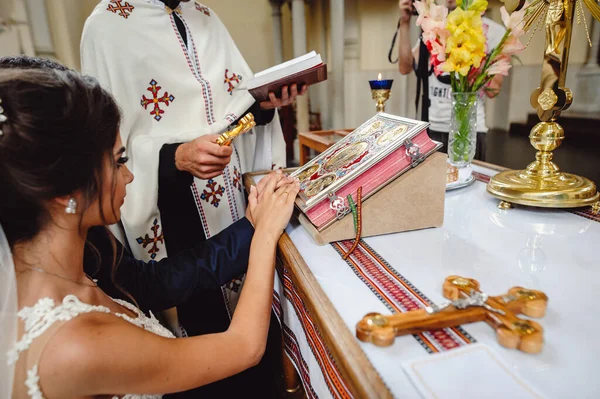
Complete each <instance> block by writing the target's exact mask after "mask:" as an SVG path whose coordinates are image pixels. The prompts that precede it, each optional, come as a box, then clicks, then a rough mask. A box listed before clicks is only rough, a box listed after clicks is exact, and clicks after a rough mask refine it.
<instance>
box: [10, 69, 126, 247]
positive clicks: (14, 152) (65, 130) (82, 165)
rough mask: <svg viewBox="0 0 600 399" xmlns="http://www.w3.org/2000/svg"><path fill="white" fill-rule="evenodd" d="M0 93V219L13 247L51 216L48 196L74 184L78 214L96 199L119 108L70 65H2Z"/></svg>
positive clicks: (99, 196) (66, 190) (69, 190)
mask: <svg viewBox="0 0 600 399" xmlns="http://www.w3.org/2000/svg"><path fill="white" fill-rule="evenodd" d="M0 100H1V101H2V103H1V104H0V107H2V108H1V109H0V114H1V115H0V131H2V134H0V224H1V225H2V228H3V229H4V231H5V233H6V236H7V238H8V241H9V244H10V245H11V247H13V246H14V245H15V243H18V242H19V241H22V240H29V239H31V238H33V237H34V236H35V235H36V234H38V233H39V232H40V230H42V229H43V228H44V226H45V225H46V224H47V223H50V222H51V220H50V219H51V218H50V213H49V210H48V202H49V201H50V200H52V199H54V198H57V197H63V196H68V195H70V194H72V193H73V192H75V191H77V190H80V191H81V192H82V193H83V198H84V201H83V203H79V204H78V207H77V213H78V214H79V215H82V214H83V212H85V210H87V209H88V208H89V207H90V204H91V203H93V202H94V201H95V200H96V199H99V200H100V203H102V190H101V188H102V187H103V168H104V165H105V160H106V156H107V155H109V157H108V159H110V160H111V162H114V156H113V155H112V153H113V146H114V144H115V142H116V139H117V134H118V131H119V122H120V116H121V115H120V111H119V108H118V107H117V105H116V103H115V101H114V100H113V98H112V97H111V95H110V94H108V93H107V92H106V91H105V90H103V89H102V88H101V87H100V85H99V84H98V82H97V81H96V80H95V79H93V78H90V77H83V76H81V75H79V74H78V73H76V72H72V71H57V70H51V69H5V70H0ZM2 115H3V116H4V117H5V118H4V117H2ZM115 171H116V168H115ZM115 173H116V172H115ZM113 190H114V187H113ZM80 202H81V201H80ZM100 214H101V216H102V218H103V220H104V219H105V215H104V214H103V213H102V207H100ZM80 217H81V216H80Z"/></svg>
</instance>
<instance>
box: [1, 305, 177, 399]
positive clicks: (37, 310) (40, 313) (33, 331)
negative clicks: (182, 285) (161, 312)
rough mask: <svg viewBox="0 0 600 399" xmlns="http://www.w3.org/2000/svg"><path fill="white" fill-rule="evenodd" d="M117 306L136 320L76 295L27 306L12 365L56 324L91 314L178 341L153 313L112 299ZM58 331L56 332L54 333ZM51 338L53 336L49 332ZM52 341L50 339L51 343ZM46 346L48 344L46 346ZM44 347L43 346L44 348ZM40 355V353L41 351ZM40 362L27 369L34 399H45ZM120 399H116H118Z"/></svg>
mask: <svg viewBox="0 0 600 399" xmlns="http://www.w3.org/2000/svg"><path fill="white" fill-rule="evenodd" d="M113 301H115V302H116V303H118V304H119V305H121V306H123V307H124V308H126V309H129V310H130V311H132V312H134V313H135V314H136V315H137V317H136V318H132V317H130V316H128V315H126V314H123V313H112V312H111V311H110V309H108V308H107V307H105V306H94V305H88V304H87V303H83V302H81V301H80V300H79V299H78V298H77V297H76V296H74V295H67V296H66V297H65V298H64V299H63V301H62V303H60V304H58V305H56V304H55V302H54V300H53V299H51V298H41V299H40V300H38V301H37V303H36V304H35V305H34V306H32V307H25V308H23V309H21V310H20V311H19V318H20V319H21V320H23V322H24V325H25V330H24V333H23V336H22V337H21V339H20V340H19V341H17V343H16V344H15V346H14V347H13V349H12V350H11V351H9V353H8V362H9V364H15V363H16V362H17V360H19V357H20V355H21V354H22V353H23V352H25V351H27V350H29V349H30V347H31V345H32V344H33V342H34V340H35V339H36V338H39V337H42V335H44V333H47V332H48V330H49V329H50V328H51V327H53V326H55V328H56V324H57V323H58V324H64V323H65V322H67V321H69V320H72V319H73V318H75V317H77V316H79V315H81V314H84V313H91V312H101V313H112V314H114V315H115V316H117V317H120V318H122V319H124V320H126V321H128V322H129V323H131V324H134V325H136V326H138V327H140V328H143V329H144V330H146V331H149V332H151V333H154V334H157V335H160V336H162V337H166V338H175V336H174V335H173V334H172V333H171V332H170V331H169V330H167V329H166V328H165V327H163V326H162V325H161V324H160V323H159V322H158V320H157V319H156V318H155V317H154V315H153V314H152V313H150V317H147V316H146V315H144V313H142V312H141V311H140V310H139V309H138V308H137V307H135V306H133V305H132V304H130V303H128V302H125V301H121V300H118V299H113ZM54 331H56V329H55V330H54ZM48 335H51V333H48ZM48 339H49V338H47V340H48ZM44 344H45V343H44ZM42 346H43V345H42ZM40 353H41V351H40ZM38 363H39V358H38V359H37V361H35V362H34V364H33V365H32V366H31V367H30V368H29V369H28V370H27V375H26V379H25V386H26V388H27V394H28V396H29V397H30V398H31V399H44V395H43V393H42V391H41V389H40V384H39V381H40V377H39V375H38ZM118 398H119V397H118V396H115V397H113V399H118ZM157 398H162V395H134V394H128V395H125V396H123V397H122V399H157Z"/></svg>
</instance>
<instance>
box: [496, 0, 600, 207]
mask: <svg viewBox="0 0 600 399" xmlns="http://www.w3.org/2000/svg"><path fill="white" fill-rule="evenodd" d="M577 1H582V0H534V2H533V3H531V6H529V8H530V9H529V10H528V12H527V14H526V22H525V28H528V27H530V26H532V25H533V24H534V22H535V20H537V18H542V17H543V18H545V21H544V22H545V33H546V48H545V50H544V63H543V65H542V79H541V84H540V87H538V88H537V89H535V90H534V91H533V93H531V97H530V102H531V106H532V107H534V108H535V109H536V110H537V114H538V116H539V118H540V122H539V123H538V124H537V125H535V126H534V127H533V129H532V130H531V133H530V135H529V140H530V142H531V145H532V146H533V147H534V148H535V149H536V150H538V152H537V153H536V156H535V158H536V160H535V161H534V162H532V163H531V164H529V165H528V166H527V168H526V169H525V170H511V171H506V172H502V173H499V174H497V175H496V176H494V177H493V178H492V179H491V180H490V182H489V183H488V186H487V191H488V192H489V193H490V194H492V195H493V196H494V197H496V198H499V199H500V200H502V202H501V203H500V206H502V207H505V208H506V207H508V206H509V204H507V203H515V204H521V205H528V206H539V207H547V208H574V207H582V206H586V205H592V204H594V203H595V202H597V201H598V198H599V194H598V192H597V191H596V185H595V184H594V183H593V182H592V181H590V180H588V179H586V178H584V177H580V176H577V175H574V174H570V173H564V172H561V171H560V169H559V167H558V165H556V164H555V163H554V162H552V157H553V154H552V151H554V150H555V149H556V148H558V146H560V144H561V143H562V141H563V140H564V138H565V135H564V130H563V128H562V127H561V126H560V125H559V124H558V123H557V122H556V119H557V118H558V117H559V116H560V113H561V111H563V110H566V109H568V108H569V107H570V105H571V103H572V102H573V94H572V92H571V90H569V89H568V88H566V87H565V81H566V77H567V65H568V62H569V50H570V45H571V34H572V32H573V18H574V15H575V9H576V7H577V6H579V9H580V10H582V6H581V4H580V3H577ZM583 1H584V3H585V5H586V6H587V7H588V9H589V10H590V11H591V13H592V15H593V16H594V17H595V18H596V19H600V7H598V5H597V4H595V2H593V1H589V0H583Z"/></svg>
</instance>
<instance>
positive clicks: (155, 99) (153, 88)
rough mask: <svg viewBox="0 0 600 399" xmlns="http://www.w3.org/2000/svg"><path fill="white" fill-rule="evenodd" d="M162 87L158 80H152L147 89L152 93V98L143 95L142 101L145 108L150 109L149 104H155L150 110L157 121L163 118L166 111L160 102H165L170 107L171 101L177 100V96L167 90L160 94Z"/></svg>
mask: <svg viewBox="0 0 600 399" xmlns="http://www.w3.org/2000/svg"><path fill="white" fill-rule="evenodd" d="M160 89H162V87H160V86H158V83H156V80H154V79H152V80H151V81H150V87H148V88H147V89H146V90H148V91H149V92H151V93H152V98H146V96H145V95H143V96H142V101H141V104H142V106H143V107H144V109H148V105H149V104H154V109H153V110H152V111H150V115H154V119H156V121H160V120H161V119H162V116H161V115H162V114H164V113H165V111H164V110H163V109H161V108H160V103H164V104H165V105H166V106H167V107H168V106H169V103H171V102H173V101H174V100H175V96H173V95H172V94H169V93H168V92H166V91H165V93H164V94H163V95H162V96H159V94H158V92H159V91H160Z"/></svg>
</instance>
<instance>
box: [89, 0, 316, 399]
mask: <svg viewBox="0 0 600 399" xmlns="http://www.w3.org/2000/svg"><path fill="white" fill-rule="evenodd" d="M249 34H251V32H249ZM81 57H82V60H81V61H82V72H83V73H84V74H87V75H92V76H94V77H96V78H97V79H98V80H99V81H100V83H101V84H102V85H103V87H104V88H106V89H107V90H108V91H110V92H111V93H112V94H113V96H114V97H115V99H116V100H117V103H118V104H119V106H120V107H121V108H122V110H123V121H122V124H121V138H122V140H123V142H124V143H126V144H125V145H126V147H127V150H128V156H129V158H130V163H129V164H128V165H129V167H130V169H131V171H132V172H133V173H134V175H135V180H134V181H133V183H131V184H130V186H129V187H128V190H127V197H126V200H125V203H124V205H123V207H122V224H123V228H124V230H125V231H124V233H125V234H124V237H123V239H124V241H126V242H127V244H128V245H129V247H130V248H131V251H132V253H133V254H134V255H135V256H136V257H137V258H138V259H144V260H147V261H148V260H153V259H154V260H159V259H161V258H163V257H165V256H167V249H168V252H169V253H176V252H178V251H180V250H184V249H187V248H190V247H192V246H193V244H194V243H197V242H198V241H199V240H205V239H209V238H210V237H212V236H214V235H215V234H217V233H219V232H220V231H221V230H223V229H224V228H226V227H228V226H229V225H231V224H232V223H235V222H236V221H238V220H239V219H241V218H243V217H244V215H245V209H246V205H245V198H244V192H243V187H242V180H241V176H242V174H243V173H246V172H249V171H253V170H265V169H274V168H283V167H285V142H284V139H283V133H282V129H281V124H280V122H279V117H278V114H277V112H276V110H275V109H274V108H275V107H276V106H279V105H287V104H288V103H290V102H291V101H292V100H293V99H294V97H295V96H296V95H297V94H298V92H297V88H296V87H295V86H294V87H293V89H292V88H290V90H289V93H288V92H287V91H285V94H284V95H282V99H274V98H273V97H272V100H271V101H270V102H267V103H262V104H258V103H256V102H255V100H254V98H253V97H252V96H251V95H250V94H249V93H248V91H247V90H244V89H243V88H242V87H241V85H242V84H243V82H244V81H245V80H248V79H250V78H251V77H253V73H252V71H251V70H250V68H249V66H248V65H247V63H246V62H245V60H244V58H243V57H242V55H241V54H240V52H239V50H238V48H237V47H236V45H235V43H234V42H233V40H232V38H231V36H230V35H229V33H228V31H227V29H226V28H225V26H224V25H223V24H222V22H221V21H220V20H219V18H218V17H217V15H216V14H215V13H214V12H213V11H212V10H211V9H209V8H208V7H206V6H204V5H202V4H200V3H198V2H194V1H185V0H183V1H181V2H179V1H178V0H102V1H100V3H99V4H98V5H97V6H96V8H95V9H94V11H93V13H92V14H91V16H90V17H89V18H88V20H87V21H86V24H85V27H84V31H83V37H82V41H81ZM305 90H306V88H303V90H302V93H301V94H303V93H304V92H305ZM246 112H252V113H253V115H254V116H255V119H256V121H257V127H256V128H254V129H253V130H252V131H251V132H249V133H246V134H244V135H242V136H240V137H238V138H236V139H235V140H234V143H233V146H232V147H231V148H227V147H218V146H217V145H216V144H214V140H215V138H216V136H215V135H216V134H219V133H222V132H224V131H226V130H227V129H228V127H230V126H231V125H232V124H234V123H235V122H236V121H237V120H238V119H239V118H241V117H242V116H244V115H245V114H246ZM192 156H195V158H196V161H197V160H198V159H200V162H195V163H194V162H191V163H190V162H189V161H190V159H191V158H192ZM202 162H204V164H202ZM117 233H118V232H117ZM241 261H244V262H247V260H241ZM240 285H241V281H233V282H231V283H230V284H229V285H228V286H227V287H223V289H222V291H219V292H215V293H213V294H210V295H206V296H205V297H198V298H195V300H194V301H191V302H190V304H189V306H188V307H187V308H186V307H178V313H179V322H180V323H181V324H182V326H183V329H182V331H187V333H189V334H190V335H197V334H204V333H211V332H217V331H224V330H225V329H226V328H227V326H228V324H229V318H230V315H231V312H232V311H233V308H234V306H235V303H236V302H237V296H238V295H239V291H240ZM199 304H202V306H204V308H202V309H199ZM224 355H229V356H231V355H234V354H224ZM254 380H255V382H256V383H257V384H263V385H264V383H262V382H260V381H259V379H258V378H254ZM237 385H240V384H237ZM229 386H230V387H231V386H232V385H231V384H229ZM248 389H249V387H246V388H244V393H245V394H248V393H249V392H248ZM260 394H261V397H266V396H264V395H265V393H263V392H261V393H260ZM196 395H199V393H197V394H196ZM202 395H203V397H209V396H206V395H207V392H204V393H203V394H202ZM223 395H224V394H223V392H221V393H220V397H225V396H227V395H225V396H223ZM232 396H234V395H232Z"/></svg>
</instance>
